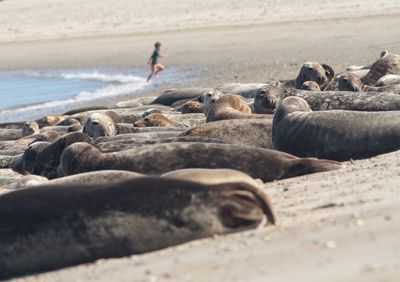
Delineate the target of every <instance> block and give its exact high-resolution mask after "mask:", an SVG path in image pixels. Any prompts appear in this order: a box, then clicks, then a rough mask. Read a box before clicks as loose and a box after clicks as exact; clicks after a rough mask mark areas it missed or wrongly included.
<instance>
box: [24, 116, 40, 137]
mask: <svg viewBox="0 0 400 282" xmlns="http://www.w3.org/2000/svg"><path fill="white" fill-rule="evenodd" d="M35 134H40V129H39V124H38V123H37V122H36V121H34V120H28V121H26V122H25V123H24V126H23V127H22V137H26V136H30V135H35Z"/></svg>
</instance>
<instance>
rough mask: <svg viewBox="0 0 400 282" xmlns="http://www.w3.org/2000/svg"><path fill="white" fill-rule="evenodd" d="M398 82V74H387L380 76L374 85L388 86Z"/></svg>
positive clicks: (399, 79) (399, 76) (399, 77)
mask: <svg viewBox="0 0 400 282" xmlns="http://www.w3.org/2000/svg"><path fill="white" fill-rule="evenodd" d="M395 84H400V75H399V74H387V75H385V76H382V77H381V78H380V79H379V80H378V81H377V82H376V83H375V86H378V87H379V86H389V85H395Z"/></svg>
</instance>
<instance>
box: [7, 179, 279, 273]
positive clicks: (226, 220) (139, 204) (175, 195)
mask: <svg viewBox="0 0 400 282" xmlns="http://www.w3.org/2000/svg"><path fill="white" fill-rule="evenodd" d="M266 220H267V221H268V223H271V224H274V223H275V221H276V219H275V216H274V212H273V209H272V206H271V203H270V200H269V199H268V196H267V195H266V194H265V192H264V191H263V190H262V189H260V188H259V187H257V186H253V185H250V184H247V183H227V184H219V185H204V184H200V183H194V182H189V181H183V180H176V179H168V178H149V177H142V178H137V179H132V180H128V181H124V182H119V183H105V184H104V185H44V186H39V187H35V188H34V189H22V190H18V191H15V192H13V193H8V194H5V195H3V196H2V197H0V261H1V262H2V264H0V279H1V280H4V279H9V278H12V277H16V276H21V275H26V274H32V273H38V272H44V271H49V270H55V269H59V268H62V267H67V266H72V265H77V264H82V263H88V262H92V261H95V260H97V259H100V258H112V257H123V256H129V255H132V254H141V253H145V252H149V251H154V250H158V249H161V248H165V247H168V246H173V245H177V244H181V243H184V242H187V241H190V240H196V239H200V238H206V237H210V236H213V235H218V234H225V233H232V232H237V231H243V230H247V229H252V228H256V227H258V226H260V225H262V224H263V223H264V222H265V221H266ZM16 250H17V251H16ZM60 254H62V255H61V256H60Z"/></svg>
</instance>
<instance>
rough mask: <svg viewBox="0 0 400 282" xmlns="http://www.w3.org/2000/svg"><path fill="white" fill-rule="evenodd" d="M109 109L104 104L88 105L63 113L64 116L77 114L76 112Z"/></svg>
mask: <svg viewBox="0 0 400 282" xmlns="http://www.w3.org/2000/svg"><path fill="white" fill-rule="evenodd" d="M108 109H109V108H108V107H104V106H88V107H82V108H77V109H72V110H69V111H67V112H65V113H63V114H62V115H63V116H72V115H76V114H79V113H83V112H89V111H99V110H108Z"/></svg>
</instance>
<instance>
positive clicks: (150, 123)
mask: <svg viewBox="0 0 400 282" xmlns="http://www.w3.org/2000/svg"><path fill="white" fill-rule="evenodd" d="M133 125H134V126H135V127H175V123H174V122H173V121H172V120H170V119H168V118H167V117H166V116H164V115H162V114H150V115H148V116H146V117H144V118H142V119H140V120H138V121H137V122H135V123H134V124H133Z"/></svg>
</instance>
